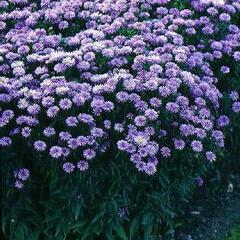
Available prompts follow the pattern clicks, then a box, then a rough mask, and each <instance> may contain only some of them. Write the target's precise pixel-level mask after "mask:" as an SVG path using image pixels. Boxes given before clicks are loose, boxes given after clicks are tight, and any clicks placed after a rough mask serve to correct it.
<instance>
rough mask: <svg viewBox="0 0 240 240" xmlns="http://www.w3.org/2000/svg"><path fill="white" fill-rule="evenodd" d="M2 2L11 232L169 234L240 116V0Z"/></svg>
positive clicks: (0, 84)
mask: <svg viewBox="0 0 240 240" xmlns="http://www.w3.org/2000/svg"><path fill="white" fill-rule="evenodd" d="M0 7H1V10H0V12H1V15H0V20H1V21H0V29H1V31H2V33H1V43H2V44H1V47H0V53H1V62H2V63H1V65H0V70H1V72H2V75H3V77H1V81H0V91H1V93H0V102H1V118H0V126H1V129H0V131H1V132H0V136H1V138H0V145H1V146H2V147H4V148H3V149H2V150H1V156H2V157H1V159H2V160H3V161H2V166H3V170H4V172H6V176H4V185H3V187H4V192H5V194H4V206H5V208H4V209H5V213H4V219H3V230H4V232H5V233H6V234H7V235H8V236H10V235H11V238H13V239H25V238H26V236H29V238H31V239H38V238H43V239H47V238H52V237H54V238H56V239H65V238H66V237H68V238H69V239H98V238H97V235H99V239H105V238H106V239H114V238H116V239H117V238H119V239H128V238H129V239H137V238H139V239H143V238H144V239H150V237H158V238H160V236H161V235H162V236H163V235H164V236H165V239H168V238H169V239H170V238H171V237H172V236H173V234H174V231H173V228H174V222H175V221H174V220H175V217H176V216H177V215H178V213H180V212H181V205H182V204H183V202H186V201H188V199H189V198H190V196H191V193H192V192H193V191H194V189H196V188H197V187H198V186H201V185H202V184H203V178H202V177H203V175H204V174H206V172H207V169H208V168H209V167H210V166H212V164H213V162H214V161H215V160H216V159H218V158H221V156H223V153H224V138H225V136H228V132H229V129H228V128H226V130H224V128H225V127H228V126H229V124H231V126H233V127H234V129H235V127H236V129H239V121H238V118H239V111H240V107H239V104H240V102H239V99H238V96H237V94H238V93H237V91H238V90H239V82H237V83H236V84H231V83H229V82H228V81H226V78H227V77H228V75H229V76H231V77H232V78H234V81H238V80H236V79H239V78H238V77H239V68H238V64H239V61H240V56H239V55H240V51H239V45H240V44H239V42H240V30H239V27H238V26H237V23H238V21H239V10H240V2H239V1H230V3H229V4H226V3H223V2H222V1H204V2H203V1H200V2H199V1H190V3H188V2H187V1H181V3H180V2H179V1H170V0H160V1H158V0H154V1H152V0H151V1H131V2H127V1H124V0H122V1H98V0H96V1H94V2H93V1H80V0H77V1H76V0H69V1H65V0H61V1H48V0H42V1H34V2H32V1H28V0H11V1H2V2H1V3H0ZM178 8H179V9H178ZM230 61H231V62H233V64H231V65H229V62H230ZM235 77H236V78H235ZM230 91H234V92H232V93H231V99H232V100H233V101H234V102H233V103H231V104H232V110H230V109H229V104H230V103H229V101H230V98H229V97H226V96H228V95H227V94H229V92H230ZM223 106H228V107H226V109H225V110H226V111H224V108H223ZM232 112H233V113H232ZM230 115H231V116H230ZM224 133H225V134H226V135H224ZM237 136H238V137H239V135H237ZM13 186H15V189H14V187H13ZM11 219H12V222H11ZM13 221H14V222H13ZM41 222H42V223H43V224H42V225H41V224H40V223H41Z"/></svg>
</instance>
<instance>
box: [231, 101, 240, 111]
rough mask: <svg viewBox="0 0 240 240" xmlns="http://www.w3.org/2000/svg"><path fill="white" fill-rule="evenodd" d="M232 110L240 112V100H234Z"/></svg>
mask: <svg viewBox="0 0 240 240" xmlns="http://www.w3.org/2000/svg"><path fill="white" fill-rule="evenodd" d="M232 110H233V112H235V113H239V112H240V102H234V103H233V105H232Z"/></svg>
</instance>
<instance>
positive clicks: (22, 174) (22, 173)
mask: <svg viewBox="0 0 240 240" xmlns="http://www.w3.org/2000/svg"><path fill="white" fill-rule="evenodd" d="M17 177H18V178H19V179H21V180H22V181H26V180H27V179H28V178H29V177H30V172H29V170H28V169H26V168H21V169H19V170H18V171H17Z"/></svg>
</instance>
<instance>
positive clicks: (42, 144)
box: [33, 140, 47, 152]
mask: <svg viewBox="0 0 240 240" xmlns="http://www.w3.org/2000/svg"><path fill="white" fill-rule="evenodd" d="M33 145H34V149H35V150H37V151H39V152H42V151H44V150H46V148H47V145H46V143H45V142H43V141H41V140H37V141H35V142H34V144H33Z"/></svg>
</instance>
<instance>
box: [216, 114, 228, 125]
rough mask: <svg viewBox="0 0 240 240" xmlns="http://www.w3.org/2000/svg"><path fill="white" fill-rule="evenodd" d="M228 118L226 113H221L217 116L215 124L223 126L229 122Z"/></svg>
mask: <svg viewBox="0 0 240 240" xmlns="http://www.w3.org/2000/svg"><path fill="white" fill-rule="evenodd" d="M229 122H230V121H229V118H228V117H227V116H226V115H222V116H220V117H219V118H218V120H217V124H218V126H219V127H225V126H227V125H228V124H229Z"/></svg>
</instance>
